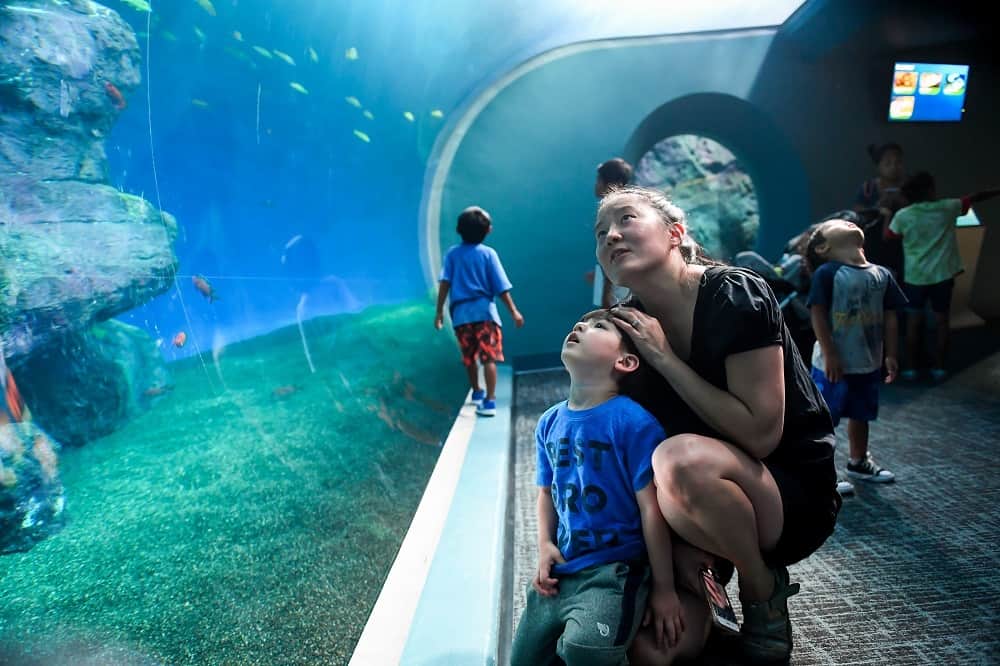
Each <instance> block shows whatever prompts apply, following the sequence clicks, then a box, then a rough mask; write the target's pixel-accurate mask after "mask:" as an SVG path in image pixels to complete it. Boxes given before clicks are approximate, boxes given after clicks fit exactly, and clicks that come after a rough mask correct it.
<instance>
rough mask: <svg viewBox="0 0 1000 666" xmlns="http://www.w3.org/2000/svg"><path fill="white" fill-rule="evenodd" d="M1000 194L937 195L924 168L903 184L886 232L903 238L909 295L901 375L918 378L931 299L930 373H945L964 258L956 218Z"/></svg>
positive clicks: (905, 287) (934, 375)
mask: <svg viewBox="0 0 1000 666" xmlns="http://www.w3.org/2000/svg"><path fill="white" fill-rule="evenodd" d="M998 194H1000V190H987V191H984V192H976V193H975V194H970V195H967V196H964V197H961V198H959V199H938V198H937V197H936V193H935V186H934V177H933V176H931V174H929V173H927V172H926V171H921V172H920V173H917V174H914V176H913V177H912V178H909V179H908V180H907V181H906V182H905V183H903V196H904V197H906V200H907V201H909V202H910V203H909V205H908V206H906V207H905V208H903V209H902V210H900V211H899V212H898V213H896V216H895V217H893V219H892V223H891V224H890V225H889V230H888V231H887V232H886V233H887V235H889V236H891V237H893V238H897V239H898V238H899V237H900V236H902V238H903V256H904V261H905V264H906V277H905V279H904V281H903V291H904V292H905V293H906V298H907V299H909V301H910V302H909V305H908V306H907V323H906V369H905V370H903V373H902V375H901V376H902V377H903V379H907V380H912V379H916V378H917V367H916V362H917V359H916V357H917V350H918V349H919V347H920V331H921V329H922V324H923V311H924V307H925V306H926V304H927V302H928V301H930V304H931V310H933V312H934V322H935V329H936V341H937V344H936V345H935V353H934V365H933V367H931V378H932V379H934V380H935V381H940V380H942V379H944V378H945V376H946V375H947V371H946V370H945V358H946V356H947V353H948V339H949V330H950V328H951V319H950V316H949V311H950V310H951V292H952V290H953V289H954V287H955V276H956V275H958V274H959V273H961V272H962V271H963V270H964V269H963V268H962V258H961V256H960V255H959V253H958V238H957V237H956V235H955V222H956V220H957V219H958V218H959V217H960V216H962V215H965V214H966V213H968V212H969V207H970V206H971V205H972V204H974V203H978V202H980V201H985V200H986V199H989V198H991V197H995V196H997V195H998Z"/></svg>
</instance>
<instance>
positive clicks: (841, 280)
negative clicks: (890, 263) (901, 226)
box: [806, 217, 906, 483]
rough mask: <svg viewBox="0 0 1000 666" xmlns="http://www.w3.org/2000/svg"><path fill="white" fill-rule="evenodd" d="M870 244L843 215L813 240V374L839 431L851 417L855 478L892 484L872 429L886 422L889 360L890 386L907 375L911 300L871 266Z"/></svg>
mask: <svg viewBox="0 0 1000 666" xmlns="http://www.w3.org/2000/svg"><path fill="white" fill-rule="evenodd" d="M864 244H865V234H864V231H862V230H861V228H860V227H859V226H858V225H857V224H855V223H854V222H852V221H850V220H845V219H843V217H834V219H829V220H826V221H825V222H823V223H822V224H820V225H819V227H817V229H816V230H815V231H814V232H813V234H812V236H811V237H810V239H809V245H808V248H807V250H806V253H807V254H806V260H807V261H808V262H809V264H810V266H811V267H812V268H813V277H812V286H811V287H810V290H809V301H808V305H809V307H810V309H811V311H812V323H813V330H814V332H815V333H816V345H815V346H814V348H813V358H812V366H813V367H812V376H813V381H815V382H816V385H817V386H818V387H819V389H820V391H821V392H822V393H823V398H824V399H825V400H826V404H827V406H829V408H830V415H831V416H832V417H833V423H834V425H836V424H837V423H838V422H839V421H840V418H841V417H844V418H846V419H847V438H848V440H849V443H850V460H849V461H848V463H847V475H848V476H849V477H852V478H855V479H861V480H864V481H874V482H876V483H887V482H890V481H892V480H893V479H894V478H895V476H894V475H893V473H892V472H890V471H889V470H887V469H883V468H882V467H879V466H878V465H877V464H875V461H874V460H873V459H872V457H871V454H870V453H869V452H868V434H869V424H870V422H871V421H874V420H875V419H876V418H877V417H878V402H879V401H878V394H879V384H881V383H882V359H883V356H884V358H885V369H886V377H885V383H887V384H888V383H890V382H892V381H893V380H894V379H895V378H896V373H897V371H898V370H899V363H898V362H897V360H896V351H897V350H896V346H897V344H896V341H897V339H898V336H897V326H898V322H897V318H896V310H897V309H898V308H900V307H902V306H903V305H904V304H905V303H906V298H905V297H904V296H903V292H902V291H901V290H900V288H899V285H897V284H896V281H895V280H894V279H893V277H892V272H891V271H889V269H887V268H885V267H884V266H879V265H877V264H872V263H869V262H868V260H867V258H866V257H865V251H864ZM883 347H884V352H885V353H884V354H883Z"/></svg>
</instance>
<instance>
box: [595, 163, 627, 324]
mask: <svg viewBox="0 0 1000 666" xmlns="http://www.w3.org/2000/svg"><path fill="white" fill-rule="evenodd" d="M632 171H633V169H632V165H631V164H629V163H628V162H626V161H625V160H623V159H622V158H620V157H612V158H611V159H610V160H605V161H603V162H601V163H600V164H598V165H597V178H596V180H595V181H594V196H595V197H597V198H598V199H603V198H604V195H606V194H607V193H608V192H610V191H611V190H612V188H616V187H625V186H626V185H628V184H629V183H630V182H631V181H632ZM627 297H628V289H624V288H622V287H616V286H615V285H614V284H613V283H612V282H611V280H609V279H608V276H607V275H605V274H604V269H602V268H601V266H600V264H598V265H596V266H595V267H594V307H598V308H610V307H611V306H612V305H614V304H615V303H619V302H621V301H623V300H625V299H626V298H627Z"/></svg>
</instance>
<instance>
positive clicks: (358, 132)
mask: <svg viewBox="0 0 1000 666" xmlns="http://www.w3.org/2000/svg"><path fill="white" fill-rule="evenodd" d="M354 136H356V137H358V138H359V139H361V140H362V141H364V142H365V143H371V142H372V140H371V137H370V136H368V135H367V134H365V133H364V132H362V131H361V130H354Z"/></svg>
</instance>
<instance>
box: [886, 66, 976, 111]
mask: <svg viewBox="0 0 1000 666" xmlns="http://www.w3.org/2000/svg"><path fill="white" fill-rule="evenodd" d="M968 83H969V66H968V65H934V64H929V63H922V62H897V63H896V66H895V68H894V69H893V73H892V91H891V96H890V98H889V99H890V101H889V120H890V121H893V122H912V121H932V122H934V121H937V122H949V121H951V122H954V121H958V120H961V119H962V114H963V113H964V112H965V90H966V88H967V87H968Z"/></svg>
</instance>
